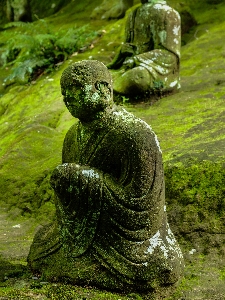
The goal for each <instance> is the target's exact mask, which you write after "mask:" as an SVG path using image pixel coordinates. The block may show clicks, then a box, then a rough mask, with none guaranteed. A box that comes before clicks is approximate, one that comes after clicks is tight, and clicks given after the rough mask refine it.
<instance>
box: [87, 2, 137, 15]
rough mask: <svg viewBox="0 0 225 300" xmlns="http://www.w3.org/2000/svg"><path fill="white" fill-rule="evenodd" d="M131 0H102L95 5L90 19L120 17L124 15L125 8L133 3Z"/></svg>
mask: <svg viewBox="0 0 225 300" xmlns="http://www.w3.org/2000/svg"><path fill="white" fill-rule="evenodd" d="M133 2H134V1H133V0H116V1H115V0H114V1H109V0H104V1H103V2H102V3H101V5H99V6H97V7H96V8H95V9H94V10H93V12H92V14H91V18H92V19H107V20H109V19H120V18H123V17H124V16H125V13H126V10H127V9H128V8H130V7H131V6H132V5H133Z"/></svg>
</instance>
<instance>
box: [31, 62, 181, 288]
mask: <svg viewBox="0 0 225 300" xmlns="http://www.w3.org/2000/svg"><path fill="white" fill-rule="evenodd" d="M61 88H62V94H63V96H64V102H65V105H66V107H67V108H68V110H69V111H70V113H71V114H72V115H73V116H74V117H76V118H78V119H79V122H78V123H75V124H74V125H73V126H72V127H71V128H70V129H69V131H68V133H67V134H66V137H65V140H64V144H63V151H62V164H61V165H59V166H58V167H56V169H55V170H54V172H53V174H52V177H51V185H52V187H53V189H54V190H55V194H56V200H55V205H56V221H55V222H54V223H53V224H50V225H48V226H45V227H43V228H42V229H40V230H39V231H38V232H37V234H36V235H35V237H34V241H33V244H32V245H31V249H30V253H29V256H28V264H29V267H30V268H31V270H33V271H34V272H35V273H36V274H38V273H39V274H41V275H42V276H43V278H45V279H46V280H63V279H64V280H65V279H66V280H67V281H69V282H71V283H73V284H88V285H95V286H98V287H101V288H108V289H114V290H123V291H124V290H125V289H128V290H129V291H132V290H134V291H136V290H138V291H140V292H152V291H154V290H155V288H160V287H162V288H163V287H164V288H166V287H168V286H173V285H174V283H176V282H177V280H178V279H179V278H180V276H181V274H182V270H183V258H182V253H181V251H180V248H179V246H178V244H177V242H176V240H175V238H174V235H173V233H172V232H171V230H170V228H169V225H168V223H167V217H166V211H165V196H164V175H163V165H162V155H161V150H160V147H159V143H158V140H157V137H156V135H155V134H154V132H153V131H152V129H151V127H150V126H149V125H148V124H146V123H145V122H144V121H142V120H140V119H138V118H136V117H134V116H133V115H132V114H130V113H128V112H127V111H126V110H125V109H120V108H118V107H116V106H114V105H113V101H112V80H111V75H110V73H109V71H108V69H107V68H106V67H105V66H104V65H103V64H102V63H100V62H98V61H91V60H88V61H81V62H77V63H75V64H73V65H71V66H69V67H68V68H67V69H66V70H65V71H64V72H63V74H62V77H61Z"/></svg>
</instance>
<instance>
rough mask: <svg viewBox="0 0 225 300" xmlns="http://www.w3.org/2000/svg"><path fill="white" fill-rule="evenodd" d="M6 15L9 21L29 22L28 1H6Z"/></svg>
mask: <svg viewBox="0 0 225 300" xmlns="http://www.w3.org/2000/svg"><path fill="white" fill-rule="evenodd" d="M6 15H7V18H8V20H9V21H24V22H30V21H31V10H30V1H29V0H7V2H6Z"/></svg>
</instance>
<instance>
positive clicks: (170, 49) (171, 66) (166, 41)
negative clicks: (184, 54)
mask: <svg viewBox="0 0 225 300" xmlns="http://www.w3.org/2000/svg"><path fill="white" fill-rule="evenodd" d="M141 2H142V5H140V6H138V7H135V8H134V9H133V10H132V12H131V13H130V15H129V16H128V18H127V23H126V28H125V41H124V43H123V44H122V45H121V47H120V49H119V51H118V53H117V54H116V56H115V58H114V59H113V61H112V62H111V63H110V64H109V65H108V66H107V67H108V68H109V69H112V70H117V72H114V73H113V79H114V92H115V93H117V94H120V95H125V96H128V97H129V96H136V97H138V98H139V99H143V97H144V96H146V97H148V96H151V95H154V94H156V93H160V94H167V93H172V92H176V91H178V90H179V88H180V79H179V66H180V45H181V23H180V16H179V14H178V12H177V11H175V10H174V9H173V8H171V7H170V6H168V5H167V4H166V1H163V0H141Z"/></svg>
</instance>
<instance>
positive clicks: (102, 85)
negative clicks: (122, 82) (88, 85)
mask: <svg viewBox="0 0 225 300" xmlns="http://www.w3.org/2000/svg"><path fill="white" fill-rule="evenodd" d="M95 88H96V90H98V91H99V92H100V93H101V94H105V93H109V94H111V87H110V84H109V83H108V82H106V81H96V82H95Z"/></svg>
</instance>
